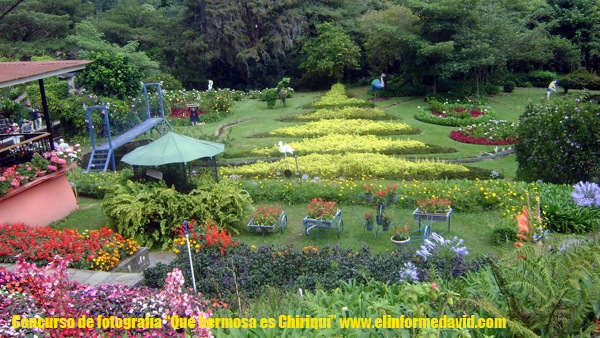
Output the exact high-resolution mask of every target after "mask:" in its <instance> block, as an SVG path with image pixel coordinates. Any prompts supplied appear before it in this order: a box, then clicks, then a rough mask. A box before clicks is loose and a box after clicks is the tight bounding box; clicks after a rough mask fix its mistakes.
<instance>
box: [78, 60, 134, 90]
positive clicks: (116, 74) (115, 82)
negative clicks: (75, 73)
mask: <svg viewBox="0 0 600 338" xmlns="http://www.w3.org/2000/svg"><path fill="white" fill-rule="evenodd" d="M88 58H89V59H90V60H94V62H92V63H90V64H88V65H86V66H85V69H84V70H83V72H82V73H81V74H80V75H79V77H78V81H79V84H80V85H81V86H82V87H85V88H86V89H87V90H89V91H91V92H93V93H95V94H97V95H101V96H108V97H116V98H119V99H124V98H126V97H127V96H128V95H129V96H137V94H138V93H139V92H140V81H141V80H142V79H143V78H144V74H143V73H140V72H139V71H138V70H137V69H136V68H135V67H134V66H133V64H132V63H131V62H130V60H129V58H128V57H126V56H124V55H123V54H113V53H110V52H90V53H89V55H88Z"/></svg>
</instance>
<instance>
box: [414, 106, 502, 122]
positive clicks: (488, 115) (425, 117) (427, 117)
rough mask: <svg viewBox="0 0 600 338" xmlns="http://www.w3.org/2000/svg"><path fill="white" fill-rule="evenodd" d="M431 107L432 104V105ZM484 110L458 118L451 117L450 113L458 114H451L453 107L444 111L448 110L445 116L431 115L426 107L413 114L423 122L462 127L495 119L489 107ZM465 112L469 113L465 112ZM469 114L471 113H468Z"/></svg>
mask: <svg viewBox="0 0 600 338" xmlns="http://www.w3.org/2000/svg"><path fill="white" fill-rule="evenodd" d="M432 107H433V105H432ZM483 111H484V112H485V114H484V115H480V116H478V117H471V116H469V117H467V116H466V115H464V116H465V117H466V118H458V117H452V115H456V116H458V114H460V113H454V114H453V109H452V108H450V109H449V110H447V111H446V112H449V114H448V116H446V117H442V116H436V115H433V114H432V113H431V111H429V110H427V109H421V110H420V111H419V112H418V113H417V115H415V119H417V120H419V121H422V122H425V123H431V124H438V125H441V126H451V127H462V126H467V125H470V124H477V123H482V122H485V121H489V120H495V119H496V114H495V113H494V112H493V111H491V110H490V109H489V108H484V110H483ZM467 114H469V113H468V112H467ZM469 115H471V114H469Z"/></svg>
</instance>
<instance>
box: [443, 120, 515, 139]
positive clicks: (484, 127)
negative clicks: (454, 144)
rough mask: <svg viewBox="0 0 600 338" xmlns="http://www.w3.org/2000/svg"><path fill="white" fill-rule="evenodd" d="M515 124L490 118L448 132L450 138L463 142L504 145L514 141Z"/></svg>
mask: <svg viewBox="0 0 600 338" xmlns="http://www.w3.org/2000/svg"><path fill="white" fill-rule="evenodd" d="M516 130H517V126H516V125H515V124H514V123H509V122H508V121H497V120H490V121H487V122H482V123H479V124H475V125H471V126H466V127H462V128H460V129H458V131H456V130H454V131H452V132H451V133H450V138H451V139H453V140H455V141H458V142H463V143H472V144H486V145H506V144H512V143H516V142H517V141H518V140H517V139H516V138H515V135H516Z"/></svg>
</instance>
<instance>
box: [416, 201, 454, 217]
mask: <svg viewBox="0 0 600 338" xmlns="http://www.w3.org/2000/svg"><path fill="white" fill-rule="evenodd" d="M451 204H452V201H450V200H449V199H447V198H435V197H434V198H424V199H420V200H418V201H417V207H418V208H419V212H420V213H432V214H435V213H447V212H448V211H449V210H450V206H451Z"/></svg>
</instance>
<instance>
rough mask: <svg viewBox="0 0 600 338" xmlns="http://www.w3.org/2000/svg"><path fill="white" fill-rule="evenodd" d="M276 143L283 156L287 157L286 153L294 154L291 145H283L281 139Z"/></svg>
mask: <svg viewBox="0 0 600 338" xmlns="http://www.w3.org/2000/svg"><path fill="white" fill-rule="evenodd" d="M277 145H279V152H280V153H282V154H283V155H284V157H287V153H290V154H292V155H294V149H292V147H290V146H289V145H287V144H285V145H284V144H283V142H282V141H279V143H277Z"/></svg>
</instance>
